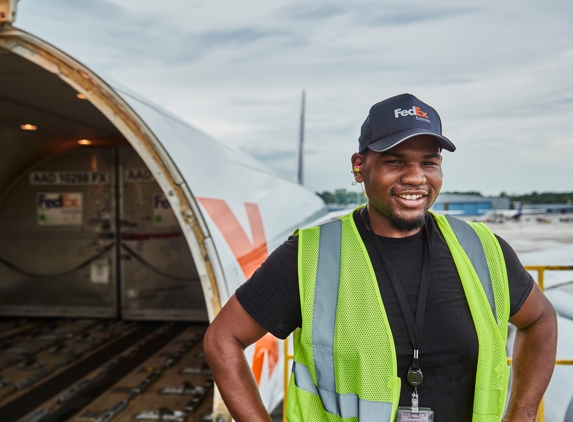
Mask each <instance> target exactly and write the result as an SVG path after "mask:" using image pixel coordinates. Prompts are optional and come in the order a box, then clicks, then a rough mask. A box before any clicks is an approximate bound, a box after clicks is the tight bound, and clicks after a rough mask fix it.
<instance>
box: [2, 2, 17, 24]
mask: <svg viewBox="0 0 573 422" xmlns="http://www.w3.org/2000/svg"><path fill="white" fill-rule="evenodd" d="M17 3H18V0H0V25H1V24H4V23H8V24H12V23H14V21H15V20H16V4H17Z"/></svg>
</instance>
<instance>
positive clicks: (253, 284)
mask: <svg viewBox="0 0 573 422" xmlns="http://www.w3.org/2000/svg"><path fill="white" fill-rule="evenodd" d="M354 221H355V222H356V225H357V227H358V231H359V232H360V235H361V237H362V240H363V241H364V244H365V245H366V249H367V251H368V254H369V256H370V260H371V261H372V266H373V268H374V272H375V273H376V277H377V280H378V285H379V288H380V294H381V296H382V301H383V303H384V307H385V309H386V314H387V316H388V320H389V323H390V327H391V329H392V335H393V337H394V342H395V346H396V355H397V360H398V374H397V375H398V376H399V377H401V378H402V390H401V394H400V406H410V404H411V395H412V387H411V386H410V385H409V384H408V382H407V381H406V374H407V372H408V368H409V367H410V364H411V362H412V356H413V346H412V343H411V341H410V337H409V336H408V329H407V327H406V322H405V320H404V317H403V315H402V311H401V309H400V306H399V304H398V299H397V298H396V294H395V293H394V289H393V288H392V285H391V284H390V281H389V279H388V276H387V274H386V271H385V269H384V266H383V264H382V262H381V260H380V257H379V255H378V253H377V251H376V245H375V244H374V242H373V240H372V238H371V237H370V236H369V234H368V230H367V228H366V226H365V224H364V222H363V221H362V218H360V215H359V212H355V213H354ZM424 230H427V231H428V236H429V239H430V248H431V254H432V261H431V271H430V285H429V289H428V298H427V303H426V313H425V316H424V328H423V332H422V343H421V346H420V350H419V354H420V359H419V361H420V367H421V369H422V372H423V373H424V382H423V383H422V385H420V386H419V387H418V393H419V395H420V406H422V407H430V408H432V410H434V412H435V419H434V420H435V421H436V422H450V421H456V422H465V421H467V422H470V421H471V419H472V418H471V416H472V407H473V398H474V388H475V377H476V368H477V355H478V342H477V335H476V332H475V326H474V323H473V321H472V316H471V313H470V310H469V306H468V303H467V299H466V296H465V294H464V291H463V287H462V284H461V280H460V277H459V274H458V272H457V269H456V267H455V264H454V261H453V258H452V255H451V253H450V251H449V249H448V246H447V244H446V241H445V239H444V238H443V236H442V234H441V232H440V230H439V228H438V227H437V224H436V222H435V220H434V218H433V217H431V216H430V215H429V214H427V215H426V226H425V229H424ZM424 236H425V233H424V231H423V230H421V231H419V232H418V233H416V234H415V235H413V236H409V237H405V238H388V237H382V236H378V237H379V238H380V240H381V241H382V244H383V245H384V247H385V249H386V251H387V252H388V255H389V256H390V260H391V263H392V266H393V267H394V270H395V272H396V275H397V276H398V280H399V281H400V284H401V285H402V289H403V291H404V294H405V295H406V299H407V301H408V304H409V305H410V309H411V312H412V315H413V317H414V318H415V317H416V305H417V300H418V290H419V285H420V277H421V273H422V263H423V256H424V246H423V245H424ZM498 240H499V243H500V246H501V249H502V251H503V254H504V258H505V263H506V267H507V273H508V280H509V292H510V299H511V304H510V315H514V314H515V313H517V312H518V311H519V309H520V308H521V306H522V305H523V303H524V302H525V300H526V299H527V297H528V295H529V293H530V291H531V288H532V287H533V279H532V278H531V276H530V275H529V273H528V272H527V271H525V269H524V268H523V266H522V265H521V263H520V262H519V259H518V258H517V256H516V254H515V252H514V251H513V249H511V247H510V246H509V245H508V244H507V243H506V242H505V241H504V240H503V239H500V238H498ZM297 254H298V237H296V236H291V237H290V238H289V239H288V240H287V241H286V242H285V243H283V244H282V245H281V246H279V247H278V248H277V249H276V250H275V251H274V252H273V253H272V254H271V255H270V256H269V257H268V259H267V260H266V261H265V262H264V263H263V265H262V266H261V267H260V268H259V269H258V270H257V271H256V272H255V273H254V274H253V276H252V277H251V278H250V279H249V280H248V281H247V282H246V283H245V284H243V285H242V286H241V287H239V288H238V289H237V291H236V297H237V299H238V300H239V302H240V303H241V305H242V306H243V308H245V310H246V311H247V312H248V313H249V315H251V317H253V318H254V319H255V320H256V321H257V322H258V323H259V324H260V325H261V326H262V327H264V328H265V329H266V330H268V331H269V332H271V333H272V334H273V335H275V336H277V337H279V338H283V339H284V338H286V337H288V335H289V334H290V333H291V332H292V331H294V330H295V329H296V328H298V327H300V326H301V322H302V319H301V318H302V317H301V307H300V298H299V290H298V270H297Z"/></svg>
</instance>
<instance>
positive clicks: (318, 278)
mask: <svg viewBox="0 0 573 422" xmlns="http://www.w3.org/2000/svg"><path fill="white" fill-rule="evenodd" d="M432 215H433V217H434V218H435V220H436V222H437V224H438V227H439V228H440V231H441V232H442V234H443V236H444V238H445V240H446V243H447V245H448V247H449V249H450V252H451V254H452V257H453V259H454V262H455V265H456V268H457V270H458V273H459V275H460V278H461V281H462V285H463V289H464V292H465V295H466V297H467V300H468V304H469V308H470V312H471V315H472V319H473V321H474V325H475V328H476V333H477V337H478V343H479V350H478V364H477V373H476V385H475V397H474V406H473V419H472V421H473V422H499V421H500V420H501V418H502V416H503V412H504V408H505V402H506V397H507V389H508V383H509V367H508V366H507V356H506V351H505V344H506V341H507V321H508V319H509V306H510V305H509V288H508V282H507V271H506V268H505V260H504V257H503V252H502V251H501V248H500V246H499V243H498V241H497V239H496V238H495V236H494V235H493V233H492V232H491V231H490V230H489V229H488V228H487V227H486V226H485V225H484V224H475V223H466V222H464V221H462V220H459V219H456V218H452V217H445V216H442V215H437V214H432ZM298 242H299V243H298V248H299V249H298V278H299V290H300V300H301V309H302V327H301V328H298V329H297V330H295V332H294V363H293V370H292V374H291V379H290V386H289V390H288V397H287V413H286V414H287V419H288V421H289V422H322V421H329V422H335V421H336V422H338V421H352V422H355V421H359V422H374V421H376V422H380V421H382V422H392V421H394V418H395V415H396V409H397V407H398V401H399V398H400V378H398V377H397V361H396V350H395V348H394V339H393V337H392V331H391V329H390V325H389V323H388V318H387V317H386V311H385V309H384V304H383V303H382V298H381V296H380V291H379V289H378V282H377V280H376V275H375V274H374V270H373V268H372V264H371V262H370V258H369V256H368V252H367V251H366V247H365V246H364V242H363V241H362V238H361V237H360V234H359V232H358V229H357V228H356V225H355V223H354V218H353V215H352V213H350V214H348V215H346V216H344V217H341V218H340V219H337V220H335V221H333V222H330V223H327V224H324V225H322V226H318V227H313V228H309V229H304V230H301V231H300V232H299V240H298Z"/></svg>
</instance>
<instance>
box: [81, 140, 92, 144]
mask: <svg viewBox="0 0 573 422" xmlns="http://www.w3.org/2000/svg"><path fill="white" fill-rule="evenodd" d="M78 144H80V145H91V144H92V141H90V140H89V139H80V140H79V141H78Z"/></svg>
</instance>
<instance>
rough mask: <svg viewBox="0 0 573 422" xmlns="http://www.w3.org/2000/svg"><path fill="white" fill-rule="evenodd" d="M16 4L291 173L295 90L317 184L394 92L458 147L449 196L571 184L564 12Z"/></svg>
mask: <svg viewBox="0 0 573 422" xmlns="http://www.w3.org/2000/svg"><path fill="white" fill-rule="evenodd" d="M18 7H19V14H18V19H17V25H19V26H22V27H23V28H24V29H27V30H29V31H30V32H32V33H37V34H39V35H40V36H41V37H43V38H45V39H46V40H47V41H49V42H53V43H54V44H55V45H57V46H59V47H61V48H62V49H63V50H64V51H66V52H68V53H70V54H71V55H72V56H74V57H76V58H78V59H79V60H80V61H82V62H85V63H86V65H88V66H90V67H91V68H93V69H94V70H95V71H96V72H102V73H104V74H110V75H111V76H112V77H113V78H114V79H117V80H119V81H120V82H123V83H125V84H127V85H128V86H129V87H130V88H131V89H133V90H134V91H136V92H138V93H140V94H141V95H142V96H144V97H147V98H149V99H151V100H152V101H153V102H155V103H157V104H159V105H161V106H163V107H165V108H167V109H169V110H170V111H171V112H172V113H174V114H176V115H178V116H180V117H182V118H183V119H185V120H187V121H189V122H191V123H192V124H194V125H196V126H197V127H199V128H200V129H201V130H203V131H204V132H207V133H209V134H211V135H213V136H214V137H216V138H218V139H220V140H222V141H223V142H226V143H228V144H233V145H235V146H238V147H240V148H242V149H244V150H246V151H248V152H250V153H252V154H253V155H256V156H258V157H259V158H260V159H261V160H263V161H265V162H267V163H270V164H271V165H272V166H273V167H274V168H275V169H277V170H278V171H280V172H281V173H282V174H284V175H285V176H286V177H290V175H291V174H292V169H293V165H294V164H293V159H294V149H295V146H296V140H297V139H298V125H299V113H300V91H301V89H303V88H305V89H306V90H307V120H306V127H307V131H306V147H305V148H306V149H305V151H306V156H305V158H306V161H305V164H306V168H307V171H306V175H305V180H306V183H307V184H308V186H309V187H310V188H311V189H313V190H320V191H322V190H325V189H331V190H333V189H335V188H340V187H349V185H348V184H349V183H350V181H351V180H350V179H349V176H350V173H349V167H348V166H349V157H350V155H351V154H352V153H353V152H354V151H355V149H356V145H357V138H358V132H359V128H360V125H361V124H362V122H363V120H364V118H365V117H366V113H367V112H368V109H369V108H370V106H371V105H372V104H374V103H375V102H377V101H380V100H381V99H383V98H385V97H388V96H391V95H396V94H399V93H402V92H411V93H413V94H415V95H417V96H418V97H419V98H421V99H422V100H424V101H426V102H428V103H429V104H431V105H432V106H434V107H435V108H436V109H437V110H438V111H439V113H440V115H441V117H442V121H443V124H444V131H445V134H446V136H448V137H450V138H451V139H452V141H453V142H454V143H455V144H456V145H457V146H458V151H456V153H455V154H452V155H448V156H446V159H445V165H446V166H447V171H446V174H447V177H446V186H445V187H444V189H448V190H482V191H484V192H488V193H496V192H499V191H501V190H505V191H512V192H520V191H523V192H525V191H528V190H532V189H537V190H543V184H546V185H547V186H551V188H552V189H557V190H558V189H563V190H566V189H569V190H570V189H571V187H570V182H569V181H568V178H566V177H563V172H564V171H565V169H566V168H567V166H569V168H570V165H569V164H568V162H567V159H566V157H565V156H566V155H567V154H564V151H567V153H568V152H569V149H564V148H565V147H564V145H567V144H566V141H563V140H564V139H565V140H568V139H569V138H570V136H568V135H567V134H571V133H573V119H570V118H569V116H570V115H571V114H572V113H573V79H571V76H570V73H571V68H573V50H572V49H571V45H572V43H573V32H572V31H571V30H570V26H571V23H570V19H569V17H570V16H571V14H572V13H573V2H569V1H564V0H561V1H557V2H553V3H551V5H549V4H547V3H541V2H537V1H533V0H520V1H517V0H510V1H508V2H497V1H494V0H486V1H483V2H480V3H479V5H473V4H472V5H464V4H461V3H460V2H458V1H453V0H436V1H433V2H425V3H420V2H418V3H407V2H394V1H378V0H377V1H368V0H359V1H357V2H343V1H338V0H332V1H328V2H326V1H319V2H310V3H309V2H303V1H302V0H298V1H297V0H277V1H275V2H267V1H265V0H249V1H247V2H233V1H231V0H210V1H204V0H194V1H188V0H165V2H164V3H162V6H161V8H157V2H156V1H151V0H82V2H77V1H76V0H53V1H50V2H46V1H44V0H25V1H22V2H20V3H19V6H18ZM564 142H565V143H564ZM532 169H535V171H532Z"/></svg>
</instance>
